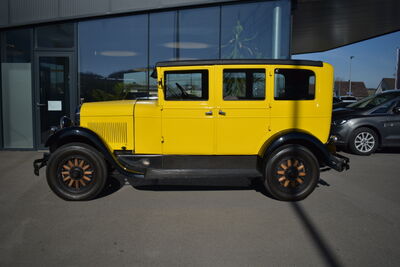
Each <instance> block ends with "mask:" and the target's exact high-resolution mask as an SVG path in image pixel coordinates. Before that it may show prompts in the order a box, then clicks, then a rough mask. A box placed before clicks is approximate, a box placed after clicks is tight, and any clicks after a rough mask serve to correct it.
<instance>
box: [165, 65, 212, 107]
mask: <svg viewBox="0 0 400 267" xmlns="http://www.w3.org/2000/svg"><path fill="white" fill-rule="evenodd" d="M164 90H165V91H164V93H165V100H208V71H207V70H195V71H167V72H165V88H164Z"/></svg>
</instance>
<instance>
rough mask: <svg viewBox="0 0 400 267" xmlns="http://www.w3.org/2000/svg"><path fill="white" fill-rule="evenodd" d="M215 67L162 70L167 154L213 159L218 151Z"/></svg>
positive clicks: (162, 97)
mask: <svg viewBox="0 0 400 267" xmlns="http://www.w3.org/2000/svg"><path fill="white" fill-rule="evenodd" d="M213 68H214V66H196V67H173V68H168V69H161V74H162V77H164V81H163V86H162V88H160V89H159V101H160V105H161V110H162V111H161V116H162V123H161V124H162V126H161V128H162V129H161V132H162V141H161V142H162V143H163V148H162V150H163V154H175V155H211V154H214V152H215V149H214V146H215V140H214V135H215V127H214V116H215V114H214V113H213V107H214V99H213V97H214V95H213V88H210V87H211V85H212V84H213V83H212V81H213V79H214V75H213V71H212V70H213Z"/></svg>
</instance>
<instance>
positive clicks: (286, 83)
mask: <svg viewBox="0 0 400 267" xmlns="http://www.w3.org/2000/svg"><path fill="white" fill-rule="evenodd" d="M274 98H275V100H312V99H314V98H315V73H314V72H313V71H311V70H302V69H275V88H274Z"/></svg>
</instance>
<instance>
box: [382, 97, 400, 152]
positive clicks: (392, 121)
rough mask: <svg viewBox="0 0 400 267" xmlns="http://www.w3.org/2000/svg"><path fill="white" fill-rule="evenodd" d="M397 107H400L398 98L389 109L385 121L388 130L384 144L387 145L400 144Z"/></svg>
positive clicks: (399, 123) (399, 120)
mask: <svg viewBox="0 0 400 267" xmlns="http://www.w3.org/2000/svg"><path fill="white" fill-rule="evenodd" d="M398 108H400V100H397V101H395V104H394V105H393V106H392V107H391V109H390V110H389V114H388V117H387V120H386V123H385V127H387V128H388V132H389V135H388V137H387V138H386V141H387V144H386V145H388V146H400V112H398V111H396V110H397V109H398Z"/></svg>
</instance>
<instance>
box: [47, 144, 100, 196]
mask: <svg viewBox="0 0 400 267" xmlns="http://www.w3.org/2000/svg"><path fill="white" fill-rule="evenodd" d="M46 174H47V183H48V184H49V186H50V188H51V190H52V191H53V192H54V193H55V194H56V195H58V196H59V197H61V198H62V199H65V200H90V199H92V198H94V197H96V196H97V195H98V194H99V193H100V192H101V191H102V190H103V188H104V186H105V183H106V180H107V165H106V163H105V161H104V159H103V157H102V155H101V154H100V153H99V152H98V151H97V150H96V149H94V148H92V147H91V146H88V145H86V144H82V143H72V144H68V145H64V146H62V147H60V148H58V149H57V150H56V151H55V152H54V153H52V154H51V156H50V158H49V161H48V164H47V172H46Z"/></svg>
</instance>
